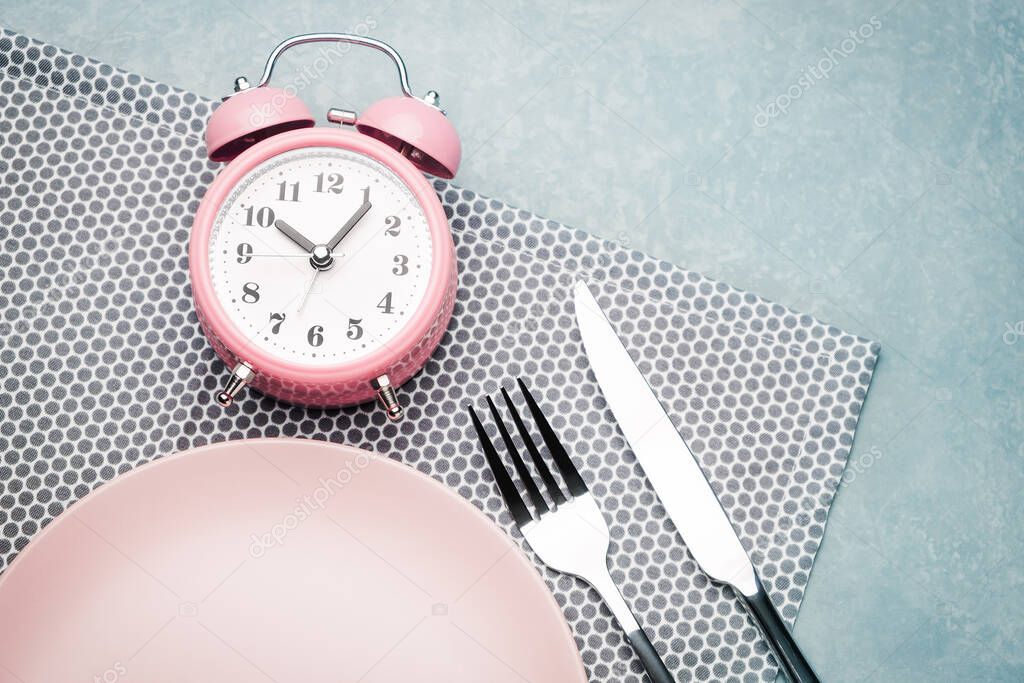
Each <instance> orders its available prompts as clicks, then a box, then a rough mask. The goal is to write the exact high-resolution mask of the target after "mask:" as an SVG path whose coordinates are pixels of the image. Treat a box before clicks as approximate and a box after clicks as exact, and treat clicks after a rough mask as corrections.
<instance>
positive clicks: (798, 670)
mask: <svg viewBox="0 0 1024 683" xmlns="http://www.w3.org/2000/svg"><path fill="white" fill-rule="evenodd" d="M754 580H755V582H756V583H757V592H755V593H754V594H753V595H744V594H743V593H742V592H740V591H736V593H737V594H738V595H739V596H740V599H741V600H742V601H743V604H744V605H746V607H747V610H748V611H749V612H750V616H752V617H753V618H754V621H755V622H756V623H757V627H758V629H760V631H761V635H762V636H764V639H765V641H766V642H767V643H768V647H769V648H771V651H772V654H774V655H775V659H777V660H778V661H779V666H781V667H782V672H783V673H784V674H785V675H786V678H788V679H789V681H790V683H820V682H819V680H818V677H817V676H816V675H815V673H814V671H813V670H812V669H811V665H810V664H808V663H807V660H806V659H804V656H803V653H801V652H800V648H799V647H798V646H797V644H796V641H795V640H793V636H792V634H790V632H789V629H788V628H786V622H784V621H783V620H782V617H780V616H779V613H778V612H777V611H775V606H774V605H773V604H772V599H771V598H770V597H769V596H768V592H767V591H766V590H765V589H764V586H763V585H762V584H761V579H760V578H758V577H757V576H755V577H754Z"/></svg>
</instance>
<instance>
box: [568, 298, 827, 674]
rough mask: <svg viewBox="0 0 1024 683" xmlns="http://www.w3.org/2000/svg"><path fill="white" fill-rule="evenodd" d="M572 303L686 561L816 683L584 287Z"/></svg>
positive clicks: (687, 454)
mask: <svg viewBox="0 0 1024 683" xmlns="http://www.w3.org/2000/svg"><path fill="white" fill-rule="evenodd" d="M574 298H575V304H576V320H577V322H578V324H579V329H580V336H581V337H582V339H583V346H584V348H585V350H586V354H587V357H588V358H589V359H590V366H591V368H592V369H593V371H594V375H595V376H596V377H597V382H598V384H599V385H600V386H601V392H602V393H603V394H604V398H605V400H606V401H607V402H608V405H609V407H610V408H611V410H612V413H613V414H614V415H615V419H616V421H617V422H618V424H619V428H620V429H621V430H622V433H623V434H624V435H625V437H626V441H628V442H629V445H630V448H632V450H633V453H634V454H635V455H636V458H637V460H638V461H639V462H640V466H641V467H642V468H643V470H644V474H646V475H647V478H648V480H650V482H651V485H652V486H653V487H654V490H655V492H656V493H657V494H658V498H659V499H660V500H661V502H662V505H664V506H665V511H666V512H667V513H668V515H669V517H670V518H671V519H672V522H673V523H674V524H675V525H676V529H678V530H679V534H680V536H682V538H683V541H684V542H685V543H686V547H687V548H688V549H689V550H690V554H691V555H693V557H694V559H695V560H696V561H697V564H698V565H699V566H700V568H701V570H702V571H703V572H704V573H705V574H707V575H708V576H709V577H711V578H712V579H715V580H717V581H719V582H721V583H725V584H728V585H730V586H732V587H733V589H734V592H736V594H737V597H739V598H740V600H741V601H742V602H743V604H744V606H745V607H746V608H747V610H748V611H749V612H750V614H751V616H752V617H753V619H754V620H755V622H756V623H757V625H758V626H759V628H760V629H761V633H762V634H763V635H764V637H765V640H766V641H767V642H768V645H769V646H770V647H771V649H772V651H773V652H774V653H775V656H776V658H777V659H778V660H779V663H780V665H781V666H782V668H783V670H784V671H785V673H786V675H787V677H788V678H789V679H790V680H791V681H794V682H804V681H808V682H814V681H817V680H818V679H817V677H816V676H815V674H814V672H813V671H812V670H811V667H810V665H809V664H808V663H807V660H806V659H804V657H803V655H802V654H801V652H800V650H799V648H798V647H797V645H796V642H795V641H794V640H793V638H792V636H791V635H790V633H789V631H788V629H787V628H786V625H785V622H783V621H782V618H781V617H780V616H779V615H778V613H777V612H776V611H775V609H774V607H773V606H772V603H771V599H770V598H769V596H768V595H767V593H766V591H765V589H764V587H763V585H762V584H761V581H760V579H758V577H757V574H756V573H755V572H754V566H753V564H752V563H751V561H750V558H749V557H748V556H747V553H746V551H745V550H744V549H743V544H742V543H741V542H740V539H739V537H738V536H737V535H736V531H735V530H734V529H733V526H732V523H731V522H730V521H729V517H728V515H727V514H726V512H725V510H724V509H723V508H722V505H721V503H720V502H719V500H718V497H717V496H716V495H715V492H714V489H712V487H711V483H710V482H709V481H708V479H707V477H706V476H705V475H704V471H703V470H702V469H701V467H700V464H699V463H698V462H697V459H696V458H695V457H694V455H693V453H692V452H691V451H690V449H689V447H688V446H687V445H686V442H685V441H684V440H683V438H682V436H680V435H679V432H678V431H677V430H676V428H675V425H673V424H672V420H671V419H670V418H669V416H668V414H667V413H666V412H665V409H664V407H663V406H662V404H661V401H660V400H658V397H657V396H656V395H655V393H654V391H653V390H652V389H651V387H650V385H649V384H648V383H647V380H646V379H645V378H644V376H643V374H642V373H641V372H640V370H639V368H637V367H636V364H635V363H634V362H633V359H632V358H631V357H630V355H629V352H628V351H627V350H626V347H625V346H623V344H622V341H621V340H620V339H619V336H618V334H616V332H615V330H614V329H613V328H612V326H611V323H610V322H609V321H608V319H607V318H606V317H605V314H604V311H603V310H602V309H601V306H600V304H598V302H597V299H595V298H594V295H593V294H592V293H591V291H590V287H589V286H588V285H587V283H586V282H583V281H582V280H581V281H577V282H576V285H575V297H574Z"/></svg>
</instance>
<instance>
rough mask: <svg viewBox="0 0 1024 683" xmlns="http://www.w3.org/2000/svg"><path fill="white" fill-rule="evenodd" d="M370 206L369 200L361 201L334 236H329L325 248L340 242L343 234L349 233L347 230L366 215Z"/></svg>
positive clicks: (349, 230) (335, 245)
mask: <svg viewBox="0 0 1024 683" xmlns="http://www.w3.org/2000/svg"><path fill="white" fill-rule="evenodd" d="M371 206H372V204H370V202H363V204H362V206H360V207H359V208H358V209H356V212H355V213H354V214H352V217H351V218H349V219H348V220H347V221H345V225H343V226H341V229H340V230H338V232H337V233H336V234H335V235H334V237H332V238H331V241H330V242H328V243H327V248H328V249H334V248H335V247H337V246H338V245H339V244H341V241H342V240H343V239H345V235H347V234H349V232H351V231H352V228H354V227H355V226H356V223H358V222H359V221H360V220H362V218H363V216H365V215H366V212H367V211H369V210H370V208H371Z"/></svg>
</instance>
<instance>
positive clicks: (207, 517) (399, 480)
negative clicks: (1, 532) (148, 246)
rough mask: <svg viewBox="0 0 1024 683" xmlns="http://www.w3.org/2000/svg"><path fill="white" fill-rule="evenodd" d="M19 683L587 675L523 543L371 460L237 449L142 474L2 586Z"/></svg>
mask: <svg viewBox="0 0 1024 683" xmlns="http://www.w3.org/2000/svg"><path fill="white" fill-rule="evenodd" d="M0 615H2V617H0V683H14V682H15V681H24V682H27V683H43V682H50V681H52V682H54V683H58V682H59V683H67V682H68V681H104V682H107V683H113V682H115V681H118V680H122V679H123V680H124V681H126V682H127V681H146V682H147V683H161V682H164V681H166V682H168V683H170V682H172V681H173V682H174V683H180V682H182V681H218V682H224V681H232V682H235V681H262V682H265V681H268V680H273V681H280V682H282V683H284V682H286V681H303V682H306V681H309V682H312V681H336V682H337V681H343V682H346V681H357V680H358V681H364V682H365V683H388V682H394V681H418V682H437V683H441V682H442V681H443V682H445V683H450V682H454V681H467V682H468V681H473V682H474V683H478V682H480V681H488V682H489V683H501V682H504V681H509V682H510V683H511V682H512V681H520V682H521V681H522V680H524V679H525V680H529V681H533V682H535V683H539V682H541V681H552V682H557V683H573V682H576V683H584V682H585V681H586V678H585V674H584V672H583V666H582V663H581V661H580V656H579V653H578V652H577V649H576V646H575V643H574V642H573V638H572V635H571V633H570V631H569V627H568V626H567V625H566V622H565V620H564V618H563V616H562V614H561V611H560V610H559V608H558V606H557V605H556V603H555V601H554V599H553V598H552V596H551V594H550V593H549V592H548V590H547V588H546V586H545V585H544V582H543V581H542V580H541V578H540V577H539V576H538V574H537V572H536V571H535V570H534V568H533V566H532V565H531V564H530V563H529V562H528V561H527V559H526V558H525V557H524V556H523V554H522V553H521V552H520V551H519V549H518V548H517V547H516V546H515V545H514V544H513V543H512V542H511V541H510V540H509V539H508V538H507V537H506V536H505V535H504V534H503V533H502V532H501V531H500V530H499V529H498V528H497V527H495V526H494V525H493V524H492V523H491V522H490V521H489V520H488V519H487V518H486V517H485V516H484V515H483V514H481V513H480V512H479V511H478V510H476V509H475V508H474V507H473V506H472V505H470V504H469V503H468V502H466V501H465V500H463V499H462V498H461V497H459V496H458V495H457V494H455V493H454V492H452V491H449V490H448V489H446V488H445V487H444V486H442V485H441V484H439V483H438V482H436V481H434V480H432V479H430V478H429V477H426V476H424V475H422V474H420V473H419V472H416V471H415V470H413V469H411V468H408V467H406V466H404V465H401V464H398V463H396V462H393V461H391V460H388V459H386V458H380V457H378V456H374V455H371V454H369V453H368V452H366V451H361V450H357V449H354V448H349V447H344V446H337V445H332V444H325V443H322V442H315V441H307V440H301V439H259V440H252V441H233V442H228V443H222V444H218V445H214V446H207V447H205V448H200V449H197V450H194V451H190V452H187V453H183V454H180V455H176V456H170V457H167V458H164V459H162V460H158V461H157V462H155V463H153V464H151V465H146V466H144V467H141V468H139V469H137V470H134V471H133V472H131V473H129V474H126V475H124V476H122V477H120V478H118V479H117V480H116V481H114V482H113V483H111V484H108V485H106V486H104V487H103V488H101V489H100V490H98V491H97V492H96V493H93V494H91V495H89V496H88V497H86V498H85V499H84V500H82V501H81V502H79V503H78V504H76V505H75V506H74V507H73V508H72V509H71V510H69V511H67V512H65V513H64V514H63V515H62V516H60V517H59V518H58V519H57V520H55V521H54V522H53V523H52V524H50V525H49V526H48V527H47V528H46V529H45V530H44V531H43V532H41V533H40V534H39V535H38V536H37V537H36V539H35V540H34V541H33V542H32V543H31V544H30V545H29V547H28V548H26V549H25V550H24V551H23V552H22V553H21V555H20V556H19V557H18V558H17V560H16V561H15V562H14V563H13V564H12V566H11V567H10V568H9V569H8V570H7V572H6V573H5V574H4V575H3V576H2V577H0Z"/></svg>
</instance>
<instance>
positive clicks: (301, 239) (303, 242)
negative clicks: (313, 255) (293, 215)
mask: <svg viewBox="0 0 1024 683" xmlns="http://www.w3.org/2000/svg"><path fill="white" fill-rule="evenodd" d="M274 227H275V228H277V229H278V230H280V231H281V232H283V233H284V234H285V237H287V238H288V239H290V240H291V241H292V242H295V244H297V245H299V246H300V247H302V248H303V249H305V250H306V251H309V252H312V251H313V248H314V247H316V245H315V244H313V242H311V241H310V240H309V239H307V238H306V236H305V235H303V234H302V233H301V232H299V231H298V230H296V229H295V228H293V227H292V226H290V225H288V224H287V223H285V222H284V221H283V220H281V219H280V218H278V219H277V220H276V221H274Z"/></svg>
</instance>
